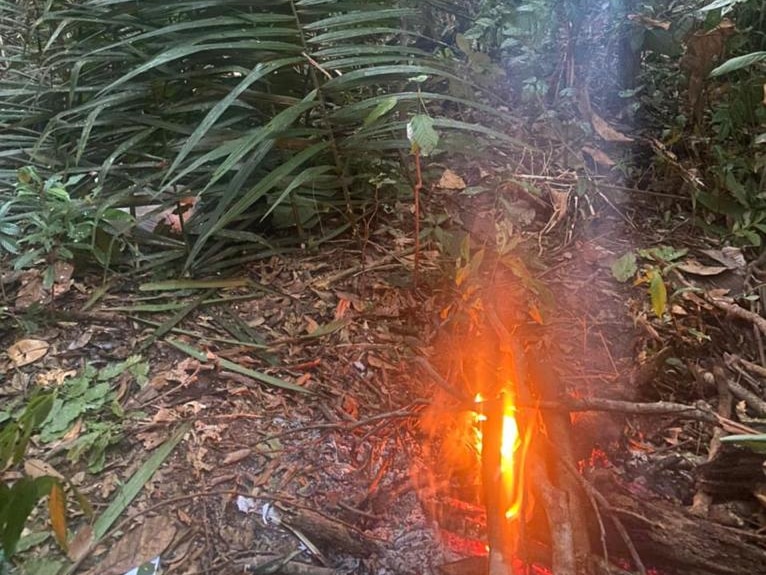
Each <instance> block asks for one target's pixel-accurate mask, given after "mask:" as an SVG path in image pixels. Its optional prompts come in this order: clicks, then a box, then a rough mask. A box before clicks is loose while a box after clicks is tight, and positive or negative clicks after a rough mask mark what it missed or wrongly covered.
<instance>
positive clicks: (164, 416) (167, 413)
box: [152, 407, 179, 423]
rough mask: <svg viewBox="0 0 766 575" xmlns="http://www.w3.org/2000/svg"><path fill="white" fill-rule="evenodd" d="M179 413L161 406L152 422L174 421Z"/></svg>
mask: <svg viewBox="0 0 766 575" xmlns="http://www.w3.org/2000/svg"><path fill="white" fill-rule="evenodd" d="M178 417H179V415H178V414H177V413H176V412H175V411H171V410H170V409H168V408H166V407H160V408H159V409H158V410H157V413H155V414H154V417H152V423H172V422H174V421H177V420H178Z"/></svg>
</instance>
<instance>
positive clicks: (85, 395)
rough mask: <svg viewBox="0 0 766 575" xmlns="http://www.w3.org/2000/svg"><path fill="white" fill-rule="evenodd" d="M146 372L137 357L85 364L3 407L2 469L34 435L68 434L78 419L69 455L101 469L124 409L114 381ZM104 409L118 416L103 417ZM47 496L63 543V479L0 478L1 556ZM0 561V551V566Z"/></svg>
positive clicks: (16, 460) (17, 459)
mask: <svg viewBox="0 0 766 575" xmlns="http://www.w3.org/2000/svg"><path fill="white" fill-rule="evenodd" d="M147 371H148V365H147V364H146V363H145V362H143V361H142V360H141V358H140V357H139V356H132V357H129V358H128V359H126V360H125V361H123V362H120V363H116V364H112V365H108V366H106V367H103V368H101V369H96V368H95V367H93V366H91V365H87V366H86V367H85V369H84V370H83V371H82V372H81V373H80V374H79V375H77V376H75V377H72V378H68V379H66V380H65V381H64V383H63V384H62V385H61V386H60V387H58V388H57V389H56V391H45V392H43V391H40V392H37V393H36V394H35V395H33V396H32V397H31V398H30V399H29V400H28V401H27V403H26V405H25V406H23V409H22V408H21V407H20V406H17V409H9V410H7V411H4V412H3V413H4V414H5V416H6V418H7V419H6V421H5V425H4V426H3V427H2V429H1V430H0V471H4V470H6V469H8V468H9V467H10V466H14V465H18V464H20V463H21V462H22V460H23V459H24V456H25V453H26V450H27V447H28V445H29V441H30V438H31V437H32V435H33V434H36V435H38V437H39V441H40V442H41V443H51V442H54V441H57V440H59V439H61V438H62V437H63V436H64V435H65V434H67V433H68V432H69V431H70V430H71V428H72V426H73V425H74V423H75V421H76V420H78V419H80V420H81V421H82V422H83V429H82V431H81V432H80V433H79V434H78V435H77V437H76V438H74V439H73V441H72V442H71V444H70V448H69V453H68V457H69V459H70V461H73V462H74V461H78V460H79V459H80V458H81V457H83V456H87V457H88V469H89V470H90V471H91V472H93V473H96V472H98V471H100V470H101V469H103V466H104V460H105V452H106V449H107V448H108V447H109V446H110V445H113V444H114V443H116V442H117V441H118V440H119V439H120V437H121V425H120V421H119V420H120V419H121V418H122V416H123V413H122V410H121V408H120V407H119V405H118V404H117V403H116V393H117V390H116V389H115V385H114V383H115V380H116V379H117V378H119V377H121V376H123V375H125V374H128V375H129V376H130V377H131V378H134V379H135V380H137V381H138V382H139V383H143V382H145V380H146V375H147ZM106 411H109V412H111V413H112V414H113V415H114V416H116V417H113V418H108V417H105V415H104V412H106ZM70 487H71V486H70ZM72 489H74V488H73V487H72ZM75 495H76V499H77V501H78V504H79V505H80V507H81V508H82V509H83V511H84V512H86V514H90V513H91V511H90V508H89V504H88V502H87V501H86V500H85V499H84V498H83V497H82V496H81V495H80V494H79V493H77V492H76V491H75ZM45 496H50V499H49V505H48V508H49V516H50V518H51V525H52V526H53V529H54V533H55V535H56V539H57V541H58V542H59V544H60V545H62V547H65V546H66V543H67V542H66V516H65V515H66V504H65V496H64V486H63V484H62V482H61V481H60V480H58V479H56V478H53V477H49V476H43V477H26V476H24V477H22V478H21V479H18V480H17V481H16V482H15V483H13V485H7V484H6V483H3V482H0V543H1V544H2V551H3V555H4V557H5V558H10V557H11V556H12V555H13V554H14V552H15V551H16V547H17V544H18V542H19V537H20V536H21V532H22V530H23V528H24V525H25V524H26V521H27V519H28V517H29V515H30V514H31V513H32V511H33V510H34V508H35V507H36V506H37V504H38V502H39V501H40V499H42V498H43V497H45ZM2 563H3V561H2V556H0V566H2Z"/></svg>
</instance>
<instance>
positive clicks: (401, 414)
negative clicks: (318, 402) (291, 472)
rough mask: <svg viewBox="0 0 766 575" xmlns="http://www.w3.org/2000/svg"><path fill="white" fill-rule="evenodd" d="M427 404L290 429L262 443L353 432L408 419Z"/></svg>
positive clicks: (417, 403)
mask: <svg viewBox="0 0 766 575" xmlns="http://www.w3.org/2000/svg"><path fill="white" fill-rule="evenodd" d="M425 403H427V402H426V401H425V400H417V401H413V402H412V403H411V404H410V405H408V406H407V407H403V408H402V409H397V410H394V411H388V412H386V413H379V414H377V415H373V416H371V417H368V418H367V419H360V420H359V421H355V422H353V423H343V422H338V423H317V424H314V425H304V426H302V427H297V428H295V429H288V430H286V431H283V432H281V433H277V434H275V435H269V436H268V437H265V438H263V440H262V441H271V440H272V439H279V438H282V437H285V436H287V435H293V434H294V433H302V432H304V431H313V430H317V429H338V430H342V431H353V430H354V429H356V428H358V427H363V426H365V425H368V424H370V423H374V422H376V421H380V420H381V419H406V418H408V417H413V416H414V415H415V414H416V413H417V412H416V411H415V409H414V407H415V406H416V405H423V404H425Z"/></svg>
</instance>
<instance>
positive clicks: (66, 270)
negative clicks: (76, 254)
mask: <svg viewBox="0 0 766 575" xmlns="http://www.w3.org/2000/svg"><path fill="white" fill-rule="evenodd" d="M73 272H74V266H73V265H72V264H71V263H69V262H56V263H55V264H53V297H54V298H56V297H58V296H60V295H64V294H65V293H67V292H68V291H69V288H71V287H72V283H74V282H72V273H73Z"/></svg>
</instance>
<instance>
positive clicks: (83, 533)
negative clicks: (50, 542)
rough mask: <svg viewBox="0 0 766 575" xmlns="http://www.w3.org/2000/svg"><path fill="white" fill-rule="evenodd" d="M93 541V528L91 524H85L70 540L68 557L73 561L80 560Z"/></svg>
mask: <svg viewBox="0 0 766 575" xmlns="http://www.w3.org/2000/svg"><path fill="white" fill-rule="evenodd" d="M92 541H93V529H92V528H91V526H90V525H84V526H83V527H82V528H81V529H80V530H79V531H78V532H77V534H76V535H75V536H74V537H73V538H72V540H71V541H70V542H69V549H68V550H67V557H69V559H70V560H72V561H75V562H76V561H79V560H80V559H82V558H83V557H84V556H85V554H86V553H87V552H88V549H90V545H91V543H92Z"/></svg>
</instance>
